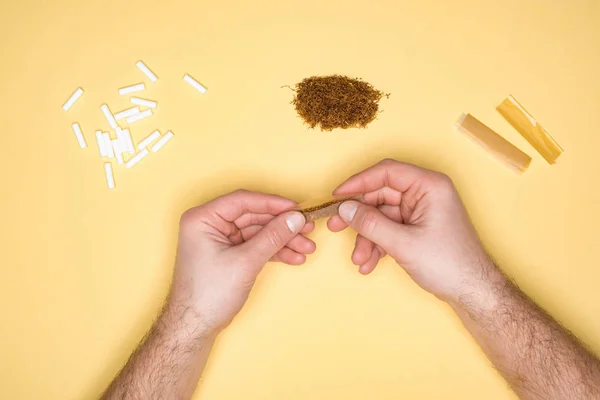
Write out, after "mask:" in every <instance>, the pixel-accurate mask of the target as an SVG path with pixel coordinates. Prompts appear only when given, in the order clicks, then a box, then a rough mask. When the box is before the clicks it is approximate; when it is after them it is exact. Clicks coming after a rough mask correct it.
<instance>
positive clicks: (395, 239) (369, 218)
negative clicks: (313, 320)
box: [327, 160, 503, 302]
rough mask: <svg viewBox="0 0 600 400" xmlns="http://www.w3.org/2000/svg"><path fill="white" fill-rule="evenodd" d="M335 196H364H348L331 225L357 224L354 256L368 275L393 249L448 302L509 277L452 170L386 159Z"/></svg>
mask: <svg viewBox="0 0 600 400" xmlns="http://www.w3.org/2000/svg"><path fill="white" fill-rule="evenodd" d="M334 194H335V195H349V194H360V195H362V197H363V201H362V202H358V201H346V202H344V203H343V204H342V205H341V206H340V208H339V216H335V217H333V218H331V219H330V220H329V221H328V224H327V225H328V227H329V229H330V230H331V231H334V232H338V231H341V230H343V229H345V228H346V227H347V226H348V225H349V226H351V227H352V228H353V229H354V230H356V232H357V233H358V235H357V238H356V245H355V248H354V252H353V254H352V261H353V262H354V263H355V264H356V265H358V266H359V271H360V272H361V273H362V274H369V273H370V272H372V271H373V270H374V269H375V267H376V265H377V263H378V261H379V259H380V258H381V257H383V256H385V255H386V254H390V255H391V256H392V257H393V258H394V259H395V260H396V262H398V264H400V265H401V266H402V267H403V268H404V269H405V270H406V272H407V273H408V274H409V275H410V276H411V277H412V278H413V279H414V281H415V282H416V283H417V284H419V285H420V286H421V287H422V288H423V289H425V290H427V291H429V292H431V293H433V294H434V295H436V296H438V297H439V298H441V299H442V300H445V301H450V302H453V301H459V299H460V298H461V296H463V295H469V296H470V295H478V294H480V293H481V292H480V289H481V287H482V286H487V285H489V284H490V283H491V281H495V280H497V279H503V277H502V276H501V273H500V272H499V271H498V270H497V268H496V267H495V266H494V265H493V263H492V262H491V260H490V258H489V256H488V255H487V253H486V252H485V250H484V248H483V245H482V244H481V242H480V240H479V238H478V236H477V233H476V232H475V229H474V228H473V225H472V224H471V222H470V220H469V216H468V215H467V212H466V210H465V208H464V206H463V204H462V202H461V200H460V197H459V195H458V193H457V192H456V189H455V188H454V185H453V184H452V181H451V180H450V178H449V177H447V176H446V175H444V174H441V173H438V172H434V171H429V170H426V169H422V168H419V167H416V166H414V165H409V164H404V163H401V162H398V161H394V160H383V161H381V162H379V163H378V164H376V165H374V166H372V167H370V168H368V169H366V170H365V171H363V172H360V173H358V174H357V175H354V176H353V177H351V178H350V179H348V180H347V181H346V182H344V183H342V184H341V185H340V186H339V187H338V188H337V189H336V190H335V191H334Z"/></svg>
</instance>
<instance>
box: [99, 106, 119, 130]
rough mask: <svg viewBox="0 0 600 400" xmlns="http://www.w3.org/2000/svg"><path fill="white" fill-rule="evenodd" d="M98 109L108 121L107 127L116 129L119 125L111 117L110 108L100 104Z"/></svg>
mask: <svg viewBox="0 0 600 400" xmlns="http://www.w3.org/2000/svg"><path fill="white" fill-rule="evenodd" d="M100 109H101V110H102V113H103V114H104V117H105V118H106V120H107V121H108V125H110V127H111V128H113V129H117V127H118V126H119V125H118V124H117V121H116V120H115V117H114V116H113V115H112V112H111V111H110V108H108V106H107V105H106V104H102V105H101V106H100Z"/></svg>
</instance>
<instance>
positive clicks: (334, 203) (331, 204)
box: [292, 196, 360, 222]
mask: <svg viewBox="0 0 600 400" xmlns="http://www.w3.org/2000/svg"><path fill="white" fill-rule="evenodd" d="M351 199H354V200H358V199H360V196H344V197H335V196H333V197H331V196H330V197H327V198H321V199H315V200H310V201H306V202H304V203H301V204H298V205H297V206H296V207H294V208H293V209H292V210H295V211H300V212H301V213H302V215H304V218H305V219H306V222H311V221H316V220H317V219H321V218H328V217H333V216H334V215H337V213H338V207H339V206H340V204H342V203H343V202H344V201H346V200H351Z"/></svg>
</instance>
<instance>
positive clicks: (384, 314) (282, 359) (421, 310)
mask: <svg viewBox="0 0 600 400" xmlns="http://www.w3.org/2000/svg"><path fill="white" fill-rule="evenodd" d="M599 20H600V3H599V2H598V1H597V0H587V1H586V0H577V1H574V0H573V1H567V0H564V1H559V0H556V1H548V0H536V1H534V0H529V1H521V0H506V1H501V2H498V1H475V0H472V1H468V0H457V1H442V0H439V1H383V0H378V1H365V0H361V1H358V0H344V1H342V0H335V1H327V0H320V1H318V0H305V1H293V2H292V1H280V0H272V1H254V2H250V1H212V2H208V1H190V2H183V1H150V0H148V1H145V2H142V1H115V0H110V1H94V2H91V1H31V0H28V1H25V0H21V1H8V0H5V1H3V2H2V4H1V5H0V54H1V64H0V71H1V75H0V106H1V107H0V114H1V118H0V122H1V124H0V126H1V129H2V140H1V142H0V152H1V157H0V164H1V165H0V167H1V171H2V172H1V174H2V176H1V179H2V196H1V208H0V209H1V211H0V218H1V220H0V223H1V227H2V240H1V241H0V243H2V251H1V257H2V258H1V265H2V267H1V275H0V302H1V304H2V314H1V318H0V397H1V398H4V399H88V398H95V397H97V396H99V394H100V393H101V392H102V390H103V389H104V388H105V387H106V386H107V385H108V383H109V382H110V380H111V379H112V377H113V376H114V374H115V373H116V372H117V370H118V369H119V368H120V367H121V366H122V365H123V364H124V362H125V360H126V359H127V357H128V356H129V354H130V352H131V351H132V350H133V349H134V348H135V346H136V344H137V343H138V341H139V340H140V339H141V337H142V336H143V334H144V333H145V332H146V330H147V329H148V327H149V325H150V324H151V322H152V320H153V318H154V317H155V315H156V313H157V311H158V309H159V308H160V306H161V303H162V301H163V298H164V296H165V293H166V290H167V287H168V285H169V279H170V275H171V269H172V263H173V255H174V250H175V245H176V233H177V223H178V217H179V215H180V214H181V212H182V211H184V210H185V209H186V208H189V207H191V206H194V205H197V204H200V203H202V202H204V201H206V200H208V199H211V198H213V197H215V196H217V195H219V194H222V193H225V192H228V191H230V190H233V189H236V188H239V187H244V188H248V189H253V190H260V191H268V192H276V193H279V194H282V195H285V196H289V197H291V198H293V199H296V200H298V201H302V200H307V199H310V198H313V197H319V196H323V195H327V194H328V193H329V192H330V191H331V190H332V189H333V188H334V187H335V186H336V185H337V184H338V183H339V182H341V181H342V180H343V179H345V178H346V177H347V176H349V175H350V174H352V173H355V172H357V171H359V170H361V169H363V168H364V167H366V166H368V165H370V164H373V163H375V162H376V161H378V160H380V159H381V158H384V157H393V158H397V159H399V160H404V161H408V162H413V163H416V164H418V165H421V166H425V167H429V168H434V169H438V170H441V171H444V172H446V173H447V174H449V175H450V176H451V177H452V178H453V179H454V181H455V183H456V185H457V187H458V189H459V191H460V193H461V194H462V196H463V198H464V201H465V203H466V205H467V207H468V209H469V211H470V213H471V216H472V218H473V220H474V223H475V225H476V226H477V228H478V230H479V231H480V233H481V235H482V238H483V240H484V242H485V244H486V246H487V247H488V248H489V250H490V252H491V253H492V254H493V255H494V256H495V257H496V259H497V260H498V262H499V263H500V265H501V266H502V267H503V268H504V269H505V270H506V271H507V272H508V273H510V274H511V275H513V276H514V277H515V278H516V280H517V282H518V283H519V284H520V285H521V286H522V287H523V288H524V289H525V290H526V291H527V293H529V294H530V295H532V296H533V297H534V298H535V299H536V300H537V301H538V302H539V303H541V304H542V305H543V306H544V307H546V308H547V309H548V310H550V312H551V313H552V314H553V315H554V316H556V317H557V318H558V319H560V320H561V321H562V322H563V323H564V324H565V325H566V326H568V327H569V328H571V329H572V330H573V331H574V332H575V333H576V334H577V335H578V336H580V337H581V338H582V339H583V340H584V341H586V342H587V343H588V344H590V346H591V347H592V348H594V349H595V350H600V318H598V316H599V315H600V294H599V293H600V292H599V291H598V284H599V283H600V265H599V263H598V259H599V258H600V246H599V245H598V226H600V212H599V211H598V204H599V202H600V190H599V189H598V176H599V175H600V162H599V161H598V156H597V155H598V149H599V148H600V135H598V126H600V79H598V71H600V56H599V54H600V52H599V49H600V25H598V21H599ZM139 59H141V60H144V61H145V62H146V63H147V64H148V65H149V66H150V67H151V68H152V69H153V70H154V71H155V72H156V73H157V75H158V76H159V77H160V80H159V81H158V83H156V84H149V88H148V90H147V91H146V92H145V93H143V95H142V97H148V98H151V99H156V100H158V101H159V108H158V109H157V111H156V115H155V116H154V117H152V118H150V119H147V120H145V121H143V122H138V123H136V124H134V125H133V126H132V133H133V136H134V138H135V140H136V141H137V140H140V139H141V138H142V137H144V136H145V135H146V134H148V133H150V132H151V131H152V130H153V129H155V128H159V129H161V130H163V131H164V130H167V129H172V130H173V132H174V133H175V135H176V136H175V138H174V140H173V141H171V142H170V143H169V144H167V145H166V146H165V147H164V148H163V150H161V151H160V152H159V153H157V154H153V155H151V156H150V157H148V158H147V159H145V160H143V161H142V162H141V163H140V164H139V165H137V166H136V167H135V168H133V169H131V170H127V169H125V168H124V167H123V166H115V179H116V183H117V189H116V190H113V191H109V190H108V189H106V184H105V182H104V173H103V168H102V163H103V162H102V161H101V160H100V158H99V156H98V153H97V149H96V145H95V141H94V136H93V132H94V131H95V130H96V129H98V128H101V129H105V130H106V129H108V125H107V123H106V121H105V119H104V117H103V115H102V113H101V112H100V109H99V106H100V104H102V103H104V102H107V103H108V104H109V105H110V106H111V108H112V110H113V111H115V112H116V111H118V110H120V109H123V108H125V107H126V106H127V98H125V97H119V96H118V95H117V88H119V87H122V86H126V85H129V84H133V83H137V82H139V81H142V80H143V78H144V77H143V75H142V74H141V72H140V71H139V70H137V68H136V67H135V62H136V61H137V60H139ZM184 73H190V74H192V75H193V76H194V77H196V78H197V79H198V80H200V81H201V82H203V83H204V84H205V85H206V86H207V87H208V93H207V94H206V95H205V96H202V95H201V94H200V93H198V92H196V91H194V90H193V89H192V88H191V87H189V86H188V85H187V84H185V83H184V82H183V80H182V76H183V74H184ZM330 73H341V74H347V75H350V76H358V77H362V78H364V79H365V80H367V81H369V82H371V83H373V84H374V85H375V86H376V87H377V88H379V89H381V90H384V91H386V92H390V93H392V96H391V97H390V99H389V100H384V101H382V103H381V106H382V109H383V110H384V112H383V113H382V114H381V115H380V116H379V119H378V120H377V121H375V122H374V123H372V124H371V125H370V126H369V128H368V129H366V130H356V129H353V130H348V131H334V132H320V131H318V130H309V129H307V128H306V127H305V126H303V125H302V123H301V121H300V120H299V119H298V118H297V116H296V114H295V112H294V110H293V108H292V106H291V105H290V104H289V102H290V101H291V99H292V95H293V93H292V92H290V91H289V89H281V88H280V87H281V86H282V85H293V84H294V83H296V82H298V81H299V80H301V79H303V78H305V77H308V76H311V75H315V74H330ZM77 86H82V87H83V88H84V89H85V91H86V93H85V95H84V97H83V98H82V99H81V100H80V101H79V102H78V103H77V104H76V105H75V106H74V107H73V109H72V110H71V111H70V112H68V113H65V112H63V111H62V110H61V106H62V104H63V102H64V101H65V100H66V99H67V98H68V97H69V95H70V94H71V93H72V92H73V91H74V90H75V88H76V87H77ZM509 93H512V94H514V95H515V97H516V98H517V99H518V100H519V101H520V102H521V103H522V104H523V105H524V106H525V107H526V108H528V110H529V111H530V112H531V113H532V114H533V116H534V117H535V118H537V119H538V120H539V121H540V122H541V124H542V125H544V127H545V128H546V129H547V130H548V131H549V132H550V133H552V134H553V135H554V136H555V138H556V139H557V140H558V141H559V143H561V145H562V146H563V147H564V148H565V153H564V154H563V156H562V157H561V158H560V159H559V162H558V164H556V165H554V166H552V167H550V166H549V165H547V164H546V162H545V161H544V160H543V159H542V158H541V157H540V156H539V155H538V154H537V153H536V152H535V151H534V150H533V149H532V148H531V147H530V146H529V145H528V144H527V143H526V142H525V141H524V140H523V139H522V138H521V137H520V136H519V135H518V133H517V132H516V131H514V130H513V129H512V128H511V127H510V126H509V125H508V124H507V123H506V122H505V121H504V120H503V119H502V118H501V116H500V115H499V114H497V112H496V111H495V106H496V105H497V104H499V103H500V102H501V101H502V100H503V99H504V98H505V96H507V95H508V94H509ZM462 112H471V113H473V115H475V116H476V117H478V118H479V119H481V120H482V121H483V122H485V123H486V124H488V125H489V126H491V127H492V128H494V129H496V130H497V131H498V132H499V133H500V134H502V135H503V136H504V137H505V138H507V139H508V140H510V141H511V142H513V143H514V144H516V145H517V146H519V147H520V148H521V149H523V150H524V151H526V152H527V153H528V154H530V155H531V156H532V157H533V163H532V167H531V168H530V170H529V171H528V172H526V173H525V174H524V175H522V176H517V175H515V174H514V173H512V172H511V171H509V170H508V169H506V168H504V167H503V166H502V165H500V164H498V163H497V162H496V161H495V160H493V159H491V158H490V157H489V156H488V155H487V153H485V152H484V151H483V150H482V149H480V148H478V147H477V146H476V145H474V144H472V143H471V142H470V141H469V140H468V139H466V138H465V137H463V136H462V135H461V134H459V133H457V132H455V131H454V129H453V123H454V121H455V120H456V119H457V117H458V116H459V115H460V114H461V113H462ZM75 121H78V122H79V123H80V124H81V126H82V128H83V131H84V134H85V137H86V139H87V142H88V145H89V147H88V148H87V149H85V150H81V149H79V147H78V146H77V142H76V140H75V138H74V135H73V133H72V131H71V123H73V122H75ZM312 238H313V239H314V240H315V241H316V242H317V245H318V250H317V252H316V253H315V254H314V255H312V256H310V257H309V261H308V262H307V264H306V265H305V266H302V267H287V266H282V265H268V266H267V268H266V270H265V271H264V273H263V274H262V275H261V277H260V279H259V281H258V283H257V285H256V288H255V290H254V291H253V294H252V296H251V298H250V300H249V302H248V304H247V306H246V308H245V309H244V310H243V312H242V314H241V315H240V316H239V317H238V318H237V319H236V320H235V322H234V323H233V325H232V326H231V327H230V328H229V329H228V330H227V331H225V332H224V334H223V335H222V336H221V337H220V338H219V340H218V342H217V344H216V346H215V349H214V352H213V353H212V355H211V358H210V360H209V363H208V367H207V370H206V371H205V374H204V376H203V378H202V381H201V383H200V385H199V389H198V391H197V395H196V397H197V398H202V399H242V398H249V399H396V398H406V399H413V398H414V399H484V398H485V399H489V400H494V399H512V398H514V396H513V395H512V394H511V393H510V392H509V390H508V389H507V387H506V385H505V383H504V382H503V381H502V380H501V379H500V378H499V377H498V375H497V374H496V372H495V371H494V370H493V369H492V368H491V367H490V366H489V363H488V362H487V360H486V359H485V357H484V355H483V354H482V353H481V352H480V351H479V349H478V348H477V346H476V344H475V343H474V342H473V340H472V339H471V338H470V337H469V336H468V335H467V333H466V332H465V330H464V329H463V328H462V326H461V325H460V323H459V321H458V320H457V318H456V317H455V316H454V315H453V314H452V313H451V311H450V310H449V308H448V307H446V306H445V305H444V304H442V303H441V302H439V301H438V300H436V299H435V298H434V297H433V296H431V295H429V294H427V293H425V292H424V291H422V290H420V289H419V288H418V287H417V286H416V285H415V284H414V283H412V282H411V281H410V280H409V279H408V278H407V277H406V275H405V274H404V273H403V272H402V271H401V270H400V269H399V268H398V267H397V266H395V265H394V264H393V263H392V262H391V261H390V260H386V261H385V262H383V263H382V265H381V266H380V267H379V268H378V269H377V270H376V271H375V272H374V273H373V274H372V275H371V276H368V277H364V276H361V275H359V274H358V273H357V271H356V269H357V268H356V267H354V266H353V265H352V264H351V262H350V251H351V247H352V244H353V234H352V233H351V232H344V233H341V234H332V233H330V232H329V231H327V229H326V228H325V226H324V224H323V223H319V224H318V226H317V230H316V232H315V233H314V234H312Z"/></svg>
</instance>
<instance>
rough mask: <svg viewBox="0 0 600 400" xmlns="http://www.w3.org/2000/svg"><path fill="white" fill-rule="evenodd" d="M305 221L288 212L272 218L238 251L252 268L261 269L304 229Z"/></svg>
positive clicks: (299, 216) (302, 217)
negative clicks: (249, 262) (248, 261)
mask: <svg viewBox="0 0 600 400" xmlns="http://www.w3.org/2000/svg"><path fill="white" fill-rule="evenodd" d="M305 224H306V220H305V218H304V215H302V214H301V213H299V212H289V213H285V214H282V215H280V216H278V217H276V218H274V219H273V220H272V221H271V222H269V223H268V224H267V225H265V226H264V228H262V229H261V230H260V231H259V232H258V233H257V234H256V235H254V236H253V237H252V238H251V239H250V240H248V241H247V242H245V243H243V244H242V245H240V246H239V247H238V248H239V251H240V252H241V253H242V254H244V255H245V259H246V260H250V261H251V263H252V264H253V266H256V267H257V268H262V266H263V265H264V264H266V263H267V261H269V260H270V259H271V257H273V256H274V255H275V254H277V252H279V250H281V249H282V248H284V247H285V245H286V244H287V243H288V242H289V241H290V240H292V239H293V238H294V237H295V236H296V235H297V234H298V233H299V232H300V231H301V230H302V228H304V225H305Z"/></svg>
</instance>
